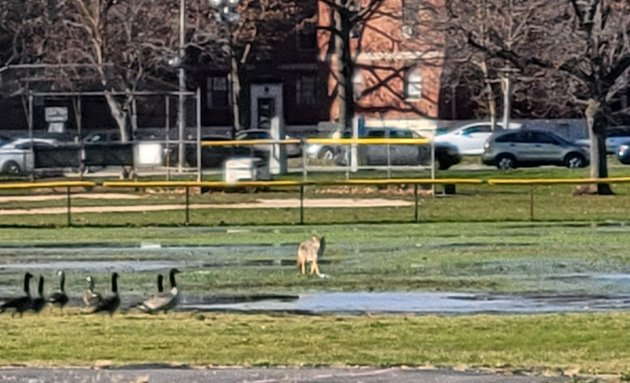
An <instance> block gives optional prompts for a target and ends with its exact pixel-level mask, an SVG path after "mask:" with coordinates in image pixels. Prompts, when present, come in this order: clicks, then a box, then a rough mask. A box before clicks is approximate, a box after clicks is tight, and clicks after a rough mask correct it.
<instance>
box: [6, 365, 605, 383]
mask: <svg viewBox="0 0 630 383" xmlns="http://www.w3.org/2000/svg"><path fill="white" fill-rule="evenodd" d="M0 381H1V382H3V383H62V382H63V383H65V382H72V383H114V382H115V383H174V382H178V383H202V382H204V383H205V382H212V383H377V382H387V383H560V382H569V381H571V382H573V380H569V379H568V378H559V377H554V378H545V377H528V376H512V375H499V374H491V373H481V372H480V373H472V372H466V373H464V372H454V371H450V370H418V369H400V368H387V369H372V368H302V369H293V368H287V369H284V368H248V369H245V368H220V369H151V368H148V369H145V368H137V369H135V368H127V369H113V370H109V369H103V370H99V369H33V368H19V369H0ZM589 382H594V381H593V380H589Z"/></svg>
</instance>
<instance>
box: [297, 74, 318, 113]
mask: <svg viewBox="0 0 630 383" xmlns="http://www.w3.org/2000/svg"><path fill="white" fill-rule="evenodd" d="M295 85H296V89H295V94H296V103H297V104H298V105H308V106H313V105H315V103H316V99H317V94H316V93H317V92H316V77H315V76H308V75H305V76H300V77H299V78H298V79H297V82H296V84H295Z"/></svg>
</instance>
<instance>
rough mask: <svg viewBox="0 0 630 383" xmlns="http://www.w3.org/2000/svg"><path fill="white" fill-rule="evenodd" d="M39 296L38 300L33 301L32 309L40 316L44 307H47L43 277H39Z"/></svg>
mask: <svg viewBox="0 0 630 383" xmlns="http://www.w3.org/2000/svg"><path fill="white" fill-rule="evenodd" d="M37 294H38V295H39V296H38V297H37V298H33V299H31V307H30V309H31V310H33V311H34V312H35V313H37V314H38V313H39V312H40V311H42V309H43V308H44V306H46V298H45V297H44V277H43V276H42V275H40V276H39V284H38V285H37Z"/></svg>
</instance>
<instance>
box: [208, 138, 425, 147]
mask: <svg viewBox="0 0 630 383" xmlns="http://www.w3.org/2000/svg"><path fill="white" fill-rule="evenodd" d="M301 142H302V140H298V139H295V138H291V139H286V140H269V139H264V140H228V141H201V146H205V147H209V146H247V145H272V144H281V145H288V144H300V143H301ZM304 143H306V144H329V145H350V144H360V145H388V144H389V145H427V144H430V143H431V141H430V140H428V139H426V138H357V139H354V138H307V139H305V140H304Z"/></svg>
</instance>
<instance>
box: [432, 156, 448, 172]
mask: <svg viewBox="0 0 630 383" xmlns="http://www.w3.org/2000/svg"><path fill="white" fill-rule="evenodd" d="M435 162H436V163H437V167H438V169H440V170H448V169H449V168H450V167H451V164H450V162H448V161H444V160H440V159H438V158H436V159H435Z"/></svg>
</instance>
